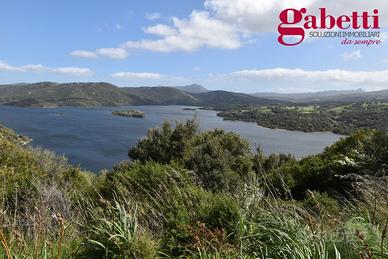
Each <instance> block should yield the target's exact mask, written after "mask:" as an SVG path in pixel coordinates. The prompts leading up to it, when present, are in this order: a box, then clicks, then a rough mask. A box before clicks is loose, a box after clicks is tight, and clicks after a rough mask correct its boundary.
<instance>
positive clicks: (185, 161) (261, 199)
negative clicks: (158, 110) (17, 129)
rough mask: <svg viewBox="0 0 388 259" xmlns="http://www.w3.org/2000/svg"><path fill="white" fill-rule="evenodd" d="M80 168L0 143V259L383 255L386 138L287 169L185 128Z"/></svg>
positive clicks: (355, 141)
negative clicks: (98, 166) (92, 169)
mask: <svg viewBox="0 0 388 259" xmlns="http://www.w3.org/2000/svg"><path fill="white" fill-rule="evenodd" d="M129 155H130V156H131V158H132V159H133V160H132V161H124V162H122V163H120V164H118V165H116V166H115V167H114V168H113V169H112V170H110V171H104V172H101V173H100V174H98V175H96V174H91V173H88V172H84V171H82V170H80V169H79V168H77V167H74V166H72V165H69V164H68V163H67V161H66V158H64V157H61V156H57V155H55V154H53V153H52V152H49V151H46V150H42V149H35V148H28V147H22V146H20V145H19V144H18V143H14V142H11V141H9V139H2V140H0V178H1V184H0V202H1V203H0V242H1V245H0V256H2V257H3V258H164V257H166V258H168V257H171V258H209V259H210V258H211V259H213V258H388V241H387V237H386V235H387V229H388V207H387V202H388V193H387V192H388V191H387V190H388V188H387V184H388V182H387V178H386V174H385V170H386V169H387V168H386V167H387V165H386V161H388V135H387V134H385V133H379V132H374V131H360V132H358V133H356V134H354V135H352V136H350V137H348V138H346V139H343V140H341V141H339V142H338V143H336V144H334V145H333V146H332V147H329V148H327V149H326V150H325V151H324V152H323V153H322V154H320V155H316V156H311V157H308V158H305V159H303V160H301V161H296V160H295V159H293V158H292V157H291V156H287V155H271V156H265V155H263V153H262V152H261V151H260V150H258V151H257V152H256V153H254V154H252V153H251V152H250V148H249V145H248V144H247V142H246V141H245V140H243V139H241V138H240V137H239V136H238V135H236V134H234V133H226V132H224V131H222V130H213V131H209V132H202V133H201V132H199V131H198V126H197V124H196V123H195V122H194V121H188V122H186V123H183V124H182V123H178V124H177V125H176V126H175V127H172V126H171V125H169V124H168V123H166V124H164V125H163V127H162V128H160V129H151V130H150V131H149V132H148V134H147V136H146V137H145V138H144V139H141V140H139V142H138V143H137V144H136V145H135V146H133V147H131V148H130V151H129Z"/></svg>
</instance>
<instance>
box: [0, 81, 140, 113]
mask: <svg viewBox="0 0 388 259" xmlns="http://www.w3.org/2000/svg"><path fill="white" fill-rule="evenodd" d="M0 103H2V104H5V105H12V106H22V107H56V106H118V105H128V104H134V100H133V99H131V98H130V97H129V96H128V95H126V94H125V93H123V92H122V91H121V90H120V89H119V88H118V87H116V86H114V85H112V84H108V83H66V84H57V83H52V82H40V83H34V84H22V85H20V84H18V85H9V86H3V87H0Z"/></svg>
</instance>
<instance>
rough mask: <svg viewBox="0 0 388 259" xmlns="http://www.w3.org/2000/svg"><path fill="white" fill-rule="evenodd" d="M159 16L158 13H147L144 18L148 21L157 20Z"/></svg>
mask: <svg viewBox="0 0 388 259" xmlns="http://www.w3.org/2000/svg"><path fill="white" fill-rule="evenodd" d="M160 17H161V15H160V13H147V14H146V18H147V19H148V20H150V21H155V20H159V19H160Z"/></svg>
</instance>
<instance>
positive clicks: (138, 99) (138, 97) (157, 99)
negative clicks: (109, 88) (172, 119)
mask: <svg viewBox="0 0 388 259" xmlns="http://www.w3.org/2000/svg"><path fill="white" fill-rule="evenodd" d="M120 90H122V91H123V92H124V93H126V95H127V96H128V97H130V98H131V99H133V100H135V103H136V104H138V105H197V104H199V100H198V99H196V98H195V97H193V96H192V95H190V94H189V93H186V92H183V91H181V90H178V89H175V88H172V87H165V86H160V87H123V88H120Z"/></svg>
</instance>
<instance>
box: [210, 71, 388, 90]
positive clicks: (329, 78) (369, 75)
mask: <svg viewBox="0 0 388 259" xmlns="http://www.w3.org/2000/svg"><path fill="white" fill-rule="evenodd" d="M208 82H209V84H217V85H222V86H223V87H225V88H229V89H231V88H232V89H233V87H234V86H236V85H237V86H238V88H239V89H241V90H240V91H244V92H260V91H262V90H263V89H265V91H281V92H301V91H305V89H310V91H325V90H342V89H355V88H363V89H365V90H381V89H387V88H388V70H381V71H352V70H341V69H331V70H303V69H288V68H273V69H251V70H240V71H235V72H232V73H229V74H224V75H213V76H212V77H209V79H208ZM298 89H299V91H298Z"/></svg>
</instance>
